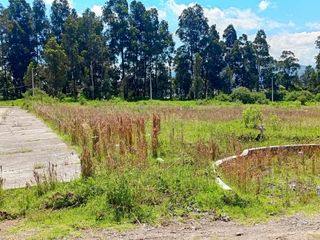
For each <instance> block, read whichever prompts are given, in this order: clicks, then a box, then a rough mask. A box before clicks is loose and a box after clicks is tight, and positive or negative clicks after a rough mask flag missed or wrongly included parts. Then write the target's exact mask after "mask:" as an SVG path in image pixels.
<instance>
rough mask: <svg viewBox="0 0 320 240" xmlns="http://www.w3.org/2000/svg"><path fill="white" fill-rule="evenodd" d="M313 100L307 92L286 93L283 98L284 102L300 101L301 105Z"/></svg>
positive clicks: (311, 95)
mask: <svg viewBox="0 0 320 240" xmlns="http://www.w3.org/2000/svg"><path fill="white" fill-rule="evenodd" d="M313 99H314V95H313V94H312V93H311V92H309V91H293V92H289V93H287V95H286V96H285V100H286V101H293V102H294V101H300V102H301V104H302V105H305V104H306V103H307V102H310V101H312V100H313Z"/></svg>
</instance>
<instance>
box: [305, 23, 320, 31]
mask: <svg viewBox="0 0 320 240" xmlns="http://www.w3.org/2000/svg"><path fill="white" fill-rule="evenodd" d="M306 27H308V28H309V29H311V30H317V31H318V30H320V22H307V23H306Z"/></svg>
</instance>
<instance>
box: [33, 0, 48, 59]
mask: <svg viewBox="0 0 320 240" xmlns="http://www.w3.org/2000/svg"><path fill="white" fill-rule="evenodd" d="M32 22H33V34H34V38H35V44H36V51H35V52H36V60H37V63H40V62H41V59H42V54H43V47H44V45H45V43H46V41H47V39H48V37H49V34H50V23H49V20H48V18H47V16H46V5H45V3H44V1H43V0H34V1H33V6H32Z"/></svg>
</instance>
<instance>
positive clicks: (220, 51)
mask: <svg viewBox="0 0 320 240" xmlns="http://www.w3.org/2000/svg"><path fill="white" fill-rule="evenodd" d="M204 56H205V59H204V60H205V61H204V68H205V72H206V78H205V79H206V80H208V82H207V83H206V84H205V85H206V86H205V89H206V90H205V95H206V96H207V95H208V90H209V91H211V92H214V91H215V90H223V91H225V90H226V89H227V88H228V87H227V86H226V85H225V83H224V82H223V80H222V78H221V72H222V70H223V68H224V67H225V66H226V64H225V61H224V59H223V57H224V47H223V43H222V42H220V37H219V33H218V31H217V30H216V26H215V25H213V26H211V28H210V31H209V38H208V46H207V49H206V51H205V55H204Z"/></svg>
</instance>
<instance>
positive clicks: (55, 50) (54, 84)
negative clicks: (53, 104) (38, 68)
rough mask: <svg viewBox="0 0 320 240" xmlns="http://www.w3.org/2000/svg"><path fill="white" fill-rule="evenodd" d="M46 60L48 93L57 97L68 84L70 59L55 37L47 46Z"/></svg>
mask: <svg viewBox="0 0 320 240" xmlns="http://www.w3.org/2000/svg"><path fill="white" fill-rule="evenodd" d="M44 60H45V66H46V69H45V76H46V81H47V86H46V87H47V92H48V93H49V94H51V95H53V96H56V95H57V94H58V93H60V92H61V91H62V90H63V88H64V87H65V85H66V82H67V70H68V58H67V55H66V53H65V51H64V50H63V48H62V47H61V46H60V45H59V44H58V43H57V41H56V39H55V38H54V37H51V38H50V39H49V40H48V42H47V44H46V45H45V48H44Z"/></svg>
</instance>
